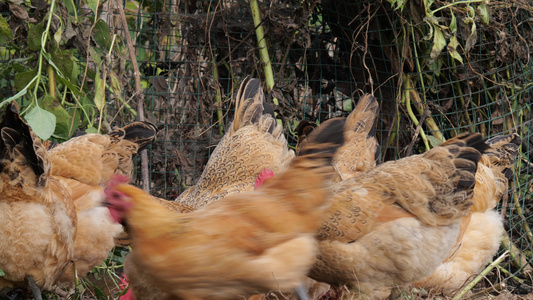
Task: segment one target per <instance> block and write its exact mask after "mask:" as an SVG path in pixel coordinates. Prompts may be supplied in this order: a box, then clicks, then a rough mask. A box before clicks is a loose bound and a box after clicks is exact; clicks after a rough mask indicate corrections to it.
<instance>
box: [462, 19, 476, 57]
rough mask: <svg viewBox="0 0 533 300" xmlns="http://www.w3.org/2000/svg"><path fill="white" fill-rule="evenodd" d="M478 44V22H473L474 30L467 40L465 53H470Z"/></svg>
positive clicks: (472, 29) (471, 30)
mask: <svg viewBox="0 0 533 300" xmlns="http://www.w3.org/2000/svg"><path fill="white" fill-rule="evenodd" d="M476 42H477V29H476V22H472V28H471V29H470V36H468V38H467V39H466V45H465V52H466V53H468V52H470V50H472V48H474V46H475V45H476Z"/></svg>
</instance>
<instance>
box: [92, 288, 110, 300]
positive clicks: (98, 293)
mask: <svg viewBox="0 0 533 300" xmlns="http://www.w3.org/2000/svg"><path fill="white" fill-rule="evenodd" d="M93 288H94V293H95V295H96V297H97V299H107V296H106V294H105V293H104V292H103V291H102V290H101V289H100V288H99V287H97V286H96V285H95V286H93Z"/></svg>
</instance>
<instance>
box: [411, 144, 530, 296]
mask: <svg viewBox="0 0 533 300" xmlns="http://www.w3.org/2000/svg"><path fill="white" fill-rule="evenodd" d="M487 144H489V145H490V146H491V147H490V149H488V150H487V151H486V152H485V154H484V155H483V156H482V158H481V161H480V163H479V165H478V170H477V172H476V186H475V188H474V197H473V199H472V200H473V202H474V205H473V206H472V208H471V209H470V214H469V215H468V216H467V217H465V218H463V220H462V224H461V228H462V232H461V233H460V235H459V239H458V242H457V243H456V245H457V246H456V247H453V248H452V251H451V252H450V253H449V256H448V257H447V259H446V260H445V261H444V262H443V263H442V264H440V265H439V267H438V268H437V269H436V270H435V272H433V274H431V275H430V276H428V277H426V278H424V279H422V280H419V281H417V282H415V283H414V285H415V286H418V287H423V288H425V289H427V290H431V291H433V292H439V293H440V292H442V293H444V294H446V295H451V294H453V293H454V292H456V291H457V290H459V289H460V288H461V287H462V286H463V285H464V284H465V283H466V281H467V280H468V279H469V278H471V277H472V276H474V275H476V274H478V273H479V272H481V270H482V269H483V268H484V267H485V266H486V265H487V264H488V263H489V261H490V260H491V258H492V257H493V256H494V255H495V254H496V252H497V251H498V248H499V245H500V241H501V237H502V234H503V231H504V228H503V220H502V217H501V216H500V214H499V213H498V212H496V211H495V209H494V208H495V207H496V205H497V203H498V202H499V201H500V199H502V198H503V197H504V196H505V195H506V194H507V190H508V180H509V179H510V178H511V177H512V166H513V165H514V161H515V159H516V157H517V155H518V153H519V147H520V144H521V140H520V138H519V136H518V135H517V134H510V135H502V136H496V137H494V138H492V139H489V140H488V141H487Z"/></svg>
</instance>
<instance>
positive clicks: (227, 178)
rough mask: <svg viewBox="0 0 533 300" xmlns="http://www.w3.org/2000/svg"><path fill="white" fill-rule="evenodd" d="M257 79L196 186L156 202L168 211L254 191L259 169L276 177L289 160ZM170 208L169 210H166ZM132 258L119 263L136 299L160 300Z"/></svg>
mask: <svg viewBox="0 0 533 300" xmlns="http://www.w3.org/2000/svg"><path fill="white" fill-rule="evenodd" d="M268 106H269V104H268V103H266V102H265V98H264V94H263V91H262V89H261V84H260V81H259V80H258V79H253V78H249V77H248V78H246V79H245V80H244V81H243V83H242V84H241V86H240V88H239V91H238V93H237V96H236V98H235V116H234V119H233V122H232V123H231V124H230V126H229V130H228V131H227V133H226V135H224V137H223V138H222V139H221V140H220V142H219V144H218V145H217V147H216V148H215V150H214V151H213V153H212V155H211V157H210V159H209V161H208V163H207V165H206V167H205V169H204V171H203V172H202V176H201V177H200V179H199V181H198V183H197V184H196V185H195V186H193V187H191V188H189V189H188V190H186V191H185V192H184V193H182V194H181V195H180V196H179V197H178V199H177V200H176V201H174V202H173V201H167V202H161V203H162V204H164V205H166V206H168V205H173V204H180V203H182V204H183V205H185V206H187V207H190V209H189V210H184V209H180V210H179V211H178V213H179V212H189V211H190V210H193V209H198V208H201V207H205V206H209V205H210V204H211V203H215V202H217V201H219V200H221V199H223V198H224V197H227V196H229V195H232V194H237V193H241V192H245V191H251V190H253V188H254V182H255V179H256V177H257V175H258V174H259V173H260V172H261V171H263V170H264V169H265V168H268V169H271V170H275V171H276V172H281V171H282V170H285V169H286V168H287V166H288V164H289V163H290V161H292V160H293V158H294V151H292V150H289V149H288V147H287V141H286V139H285V136H284V135H283V128H282V126H280V125H278V124H277V123H276V120H275V119H274V118H273V116H272V115H271V114H270V113H269V112H268ZM169 208H170V209H171V207H169ZM135 255H136V249H135V247H133V250H132V253H131V254H130V255H128V257H127V258H126V261H125V262H124V269H125V274H126V277H127V278H128V281H129V283H130V289H131V290H132V292H133V295H134V297H135V298H136V299H162V298H164V297H165V296H166V295H167V294H166V293H165V292H163V290H161V289H158V288H157V287H156V286H154V284H153V283H152V281H153V280H154V279H153V278H151V276H148V274H146V273H145V272H142V271H139V270H144V268H142V267H140V266H138V265H136V260H134V259H132V257H133V256H135Z"/></svg>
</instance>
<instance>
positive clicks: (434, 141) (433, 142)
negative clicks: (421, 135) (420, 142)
mask: <svg viewBox="0 0 533 300" xmlns="http://www.w3.org/2000/svg"><path fill="white" fill-rule="evenodd" d="M427 139H428V141H429V143H430V144H431V147H433V148H435V147H437V146H438V145H440V144H441V143H442V142H443V141H441V140H439V139H438V138H436V137H434V136H432V135H428V136H427Z"/></svg>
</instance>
